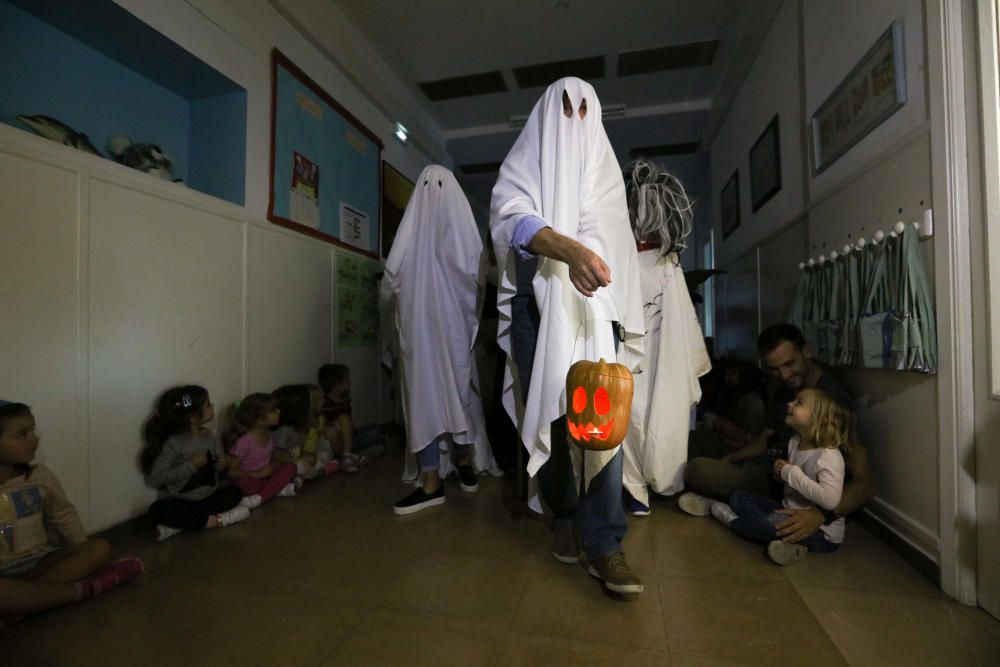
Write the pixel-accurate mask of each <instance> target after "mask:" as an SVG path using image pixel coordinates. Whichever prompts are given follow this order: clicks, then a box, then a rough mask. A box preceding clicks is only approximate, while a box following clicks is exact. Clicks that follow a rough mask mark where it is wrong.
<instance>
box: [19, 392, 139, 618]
mask: <svg viewBox="0 0 1000 667" xmlns="http://www.w3.org/2000/svg"><path fill="white" fill-rule="evenodd" d="M38 441H39V438H38V434H37V433H36V432H35V418H34V417H33V416H32V414H31V408H29V407H28V406H27V405H24V404H23V403H11V402H8V401H0V630H2V629H3V627H4V625H9V624H10V623H12V622H14V621H16V620H18V619H20V618H21V617H23V616H27V615H28V614H34V613H37V612H40V611H45V610H46V609H51V608H53V607H58V606H61V605H64V604H71V603H73V602H79V601H81V600H86V599H88V598H92V597H97V596H98V595H101V594H103V593H106V592H108V591H110V590H111V589H112V588H114V587H116V586H118V585H120V584H125V583H128V582H130V581H132V580H133V579H135V578H136V577H138V576H139V574H141V573H142V569H143V565H142V561H140V560H139V559H138V558H123V559H120V560H116V561H114V562H111V563H109V562H108V561H109V560H110V559H111V545H110V544H108V543H107V542H106V541H105V540H102V539H88V538H87V534H86V532H84V529H83V523H82V522H81V521H80V516H79V515H78V514H77V512H76V508H75V507H73V505H72V503H70V502H69V500H68V499H67V498H66V494H65V492H64V491H63V488H62V485H60V484H59V480H58V479H56V476H55V475H54V474H52V471H51V470H49V469H48V468H46V467H45V466H43V465H34V466H33V465H31V461H32V460H33V459H34V458H35V451H36V450H37V449H38ZM54 538H58V539H54Z"/></svg>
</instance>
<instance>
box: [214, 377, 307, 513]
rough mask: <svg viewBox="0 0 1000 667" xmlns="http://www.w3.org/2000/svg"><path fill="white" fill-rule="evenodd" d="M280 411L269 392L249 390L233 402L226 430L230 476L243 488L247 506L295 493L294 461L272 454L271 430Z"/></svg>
mask: <svg viewBox="0 0 1000 667" xmlns="http://www.w3.org/2000/svg"><path fill="white" fill-rule="evenodd" d="M280 415H281V411H280V410H279V409H278V402H277V401H276V400H275V399H274V397H273V396H271V395H270V394H250V395H249V396H247V397H246V398H244V399H243V400H242V401H240V402H239V403H238V404H237V406H236V412H235V414H234V421H235V424H234V426H233V430H232V431H231V432H230V433H229V434H228V437H227V441H228V442H230V443H232V444H231V446H230V447H229V479H231V480H232V481H233V483H234V484H235V485H236V486H238V487H240V490H241V491H243V495H244V496H245V497H244V499H243V500H244V502H245V503H246V505H247V506H248V507H250V508H253V507H257V506H258V505H260V504H262V503H266V502H267V501H268V500H270V499H271V498H273V497H274V496H294V495H295V484H294V483H293V482H292V480H293V479H294V478H295V464H294V463H288V462H282V461H278V460H277V459H275V458H274V434H273V433H272V432H271V428H272V427H274V426H277V425H278V419H279V418H280Z"/></svg>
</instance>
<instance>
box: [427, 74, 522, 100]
mask: <svg viewBox="0 0 1000 667" xmlns="http://www.w3.org/2000/svg"><path fill="white" fill-rule="evenodd" d="M417 85H418V86H420V90H422V91H424V95H426V96H427V99H429V100H430V101H431V102H440V101H441V100H453V99H455V98H458V97H473V96H475V95H488V94H489V93H504V92H506V91H507V84H506V83H505V82H504V80H503V75H502V74H501V73H500V72H499V71H493V72H483V73H482V74H470V75H468V76H456V77H454V78H451V79H440V80H438V81H424V82H423V83H418V84H417Z"/></svg>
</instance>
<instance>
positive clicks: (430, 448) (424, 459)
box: [417, 433, 472, 472]
mask: <svg viewBox="0 0 1000 667" xmlns="http://www.w3.org/2000/svg"><path fill="white" fill-rule="evenodd" d="M447 439H448V434H447V433H443V434H441V435H439V436H438V437H436V438H434V440H432V441H431V443H430V444H429V445H427V446H426V447H424V448H423V449H421V450H420V451H419V452H417V462H418V463H419V464H420V472H431V471H433V470H437V469H438V468H440V467H441V443H442V442H444V441H445V440H447ZM452 446H453V447H454V451H455V455H456V456H457V457H458V460H462V459H463V458H464V456H465V454H466V452H467V451H468V449H469V447H472V445H460V444H458V443H457V442H456V443H453V444H452Z"/></svg>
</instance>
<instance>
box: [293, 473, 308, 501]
mask: <svg viewBox="0 0 1000 667" xmlns="http://www.w3.org/2000/svg"><path fill="white" fill-rule="evenodd" d="M305 483H306V478H305V477H303V476H302V475H296V476H295V478H294V479H292V484H294V485H295V490H296V491H298V490H299V489H301V488H302V487H303V485H305ZM292 495H293V496H294V495H295V494H294V493H293V494H292Z"/></svg>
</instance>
